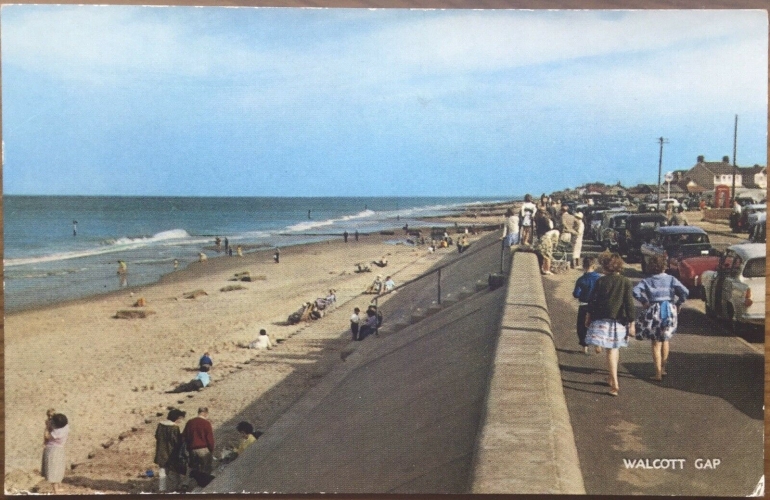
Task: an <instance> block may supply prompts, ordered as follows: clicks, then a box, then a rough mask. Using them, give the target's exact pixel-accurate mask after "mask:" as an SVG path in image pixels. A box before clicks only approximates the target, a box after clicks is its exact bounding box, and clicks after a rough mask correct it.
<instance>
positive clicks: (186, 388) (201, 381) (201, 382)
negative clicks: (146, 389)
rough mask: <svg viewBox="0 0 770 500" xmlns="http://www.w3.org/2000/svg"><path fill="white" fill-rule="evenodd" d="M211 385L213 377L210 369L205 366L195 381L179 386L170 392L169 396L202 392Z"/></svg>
mask: <svg viewBox="0 0 770 500" xmlns="http://www.w3.org/2000/svg"><path fill="white" fill-rule="evenodd" d="M210 383H211V377H210V376H209V367H208V366H206V365H203V366H201V368H200V371H199V372H198V375H196V376H195V378H194V379H192V380H191V381H189V382H185V383H183V384H179V386H177V387H176V388H175V389H174V390H171V391H168V394H175V393H179V392H195V391H200V390H201V389H203V388H204V387H208V385H209V384H210Z"/></svg>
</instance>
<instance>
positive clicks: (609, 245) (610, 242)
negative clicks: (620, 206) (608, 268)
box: [599, 211, 631, 252]
mask: <svg viewBox="0 0 770 500" xmlns="http://www.w3.org/2000/svg"><path fill="white" fill-rule="evenodd" d="M629 215H631V214H629V213H628V212H621V213H613V212H611V211H608V212H605V213H604V218H603V219H602V225H601V227H600V228H599V244H600V245H601V246H602V248H604V249H605V250H606V249H609V250H612V251H613V252H616V251H617V250H618V238H617V234H618V233H625V231H626V218H627V217H628V216H629Z"/></svg>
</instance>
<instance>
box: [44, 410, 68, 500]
mask: <svg viewBox="0 0 770 500" xmlns="http://www.w3.org/2000/svg"><path fill="white" fill-rule="evenodd" d="M69 433H70V427H69V422H68V421H67V417H66V416H65V415H64V414H62V413H55V414H53V415H51V417H50V418H48V419H46V421H45V431H44V432H43V444H44V445H45V448H44V450H43V465H42V467H41V469H40V470H41V472H42V475H43V477H45V480H46V481H48V482H49V483H51V486H53V494H54V495H58V494H59V493H61V482H62V480H63V479H64V470H65V469H66V466H67V462H66V456H65V453H64V445H65V444H67V438H68V437H69Z"/></svg>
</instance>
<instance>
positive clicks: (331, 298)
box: [326, 288, 337, 308]
mask: <svg viewBox="0 0 770 500" xmlns="http://www.w3.org/2000/svg"><path fill="white" fill-rule="evenodd" d="M336 304H337V292H336V290H334V289H333V288H332V289H331V290H329V295H327V296H326V305H327V307H329V308H332V307H334V306H335V305H336Z"/></svg>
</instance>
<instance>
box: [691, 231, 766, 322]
mask: <svg viewBox="0 0 770 500" xmlns="http://www.w3.org/2000/svg"><path fill="white" fill-rule="evenodd" d="M765 251H766V249H765V245H764V243H741V244H738V245H732V246H731V247H728V248H727V250H726V251H725V253H724V255H723V256H722V258H721V259H720V261H719V265H718V267H717V269H716V270H714V271H706V272H704V273H703V274H702V275H701V286H702V293H703V300H704V302H706V314H707V315H709V316H711V317H716V318H722V319H725V320H727V321H729V322H730V324H731V326H732V327H733V329H734V330H735V329H737V328H738V326H739V325H740V324H753V325H761V326H764V324H765Z"/></svg>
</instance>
